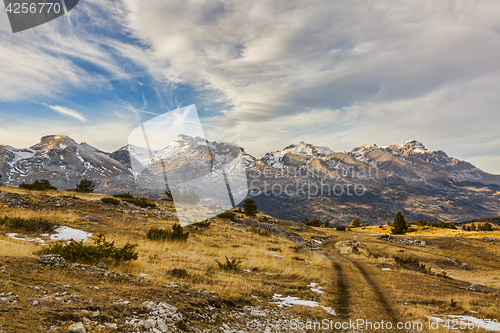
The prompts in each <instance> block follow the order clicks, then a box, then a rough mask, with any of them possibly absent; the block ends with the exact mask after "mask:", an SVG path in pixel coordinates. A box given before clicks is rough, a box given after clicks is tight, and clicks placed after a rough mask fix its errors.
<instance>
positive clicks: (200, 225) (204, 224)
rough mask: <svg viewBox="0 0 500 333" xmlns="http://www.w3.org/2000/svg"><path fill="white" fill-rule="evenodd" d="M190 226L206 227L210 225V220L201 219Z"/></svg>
mask: <svg viewBox="0 0 500 333" xmlns="http://www.w3.org/2000/svg"><path fill="white" fill-rule="evenodd" d="M192 226H193V227H198V228H203V229H207V228H208V227H209V226H210V221H201V222H198V223H194V224H192Z"/></svg>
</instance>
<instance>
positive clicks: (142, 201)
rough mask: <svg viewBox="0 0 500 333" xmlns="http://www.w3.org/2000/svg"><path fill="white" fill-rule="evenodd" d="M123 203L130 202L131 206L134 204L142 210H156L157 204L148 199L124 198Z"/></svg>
mask: <svg viewBox="0 0 500 333" xmlns="http://www.w3.org/2000/svg"><path fill="white" fill-rule="evenodd" d="M122 200H123V201H126V202H130V203H131V204H134V205H136V206H139V207H142V208H148V207H151V208H155V207H156V204H155V203H154V202H151V201H149V200H148V199H147V198H134V197H132V198H122Z"/></svg>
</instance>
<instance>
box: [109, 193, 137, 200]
mask: <svg viewBox="0 0 500 333" xmlns="http://www.w3.org/2000/svg"><path fill="white" fill-rule="evenodd" d="M113 197H115V198H127V199H131V198H133V197H134V196H133V195H132V194H130V192H127V193H118V194H113Z"/></svg>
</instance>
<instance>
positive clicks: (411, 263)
mask: <svg viewBox="0 0 500 333" xmlns="http://www.w3.org/2000/svg"><path fill="white" fill-rule="evenodd" d="M394 261H395V262H396V264H397V265H399V266H401V267H404V268H406V269H410V270H412V271H419V272H422V273H427V272H428V271H427V268H425V265H424V264H421V263H419V262H418V260H416V259H413V258H401V257H394Z"/></svg>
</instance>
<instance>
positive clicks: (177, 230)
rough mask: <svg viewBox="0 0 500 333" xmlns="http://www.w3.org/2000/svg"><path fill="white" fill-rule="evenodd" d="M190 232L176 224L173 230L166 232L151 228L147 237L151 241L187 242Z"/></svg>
mask: <svg viewBox="0 0 500 333" xmlns="http://www.w3.org/2000/svg"><path fill="white" fill-rule="evenodd" d="M188 236H189V232H187V231H184V229H183V228H182V226H181V225H180V224H177V223H176V224H174V225H173V226H172V230H165V229H159V228H151V229H149V230H148V232H147V234H146V237H147V238H149V239H151V240H161V241H165V240H170V241H181V242H182V241H186V240H187V238H188Z"/></svg>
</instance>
